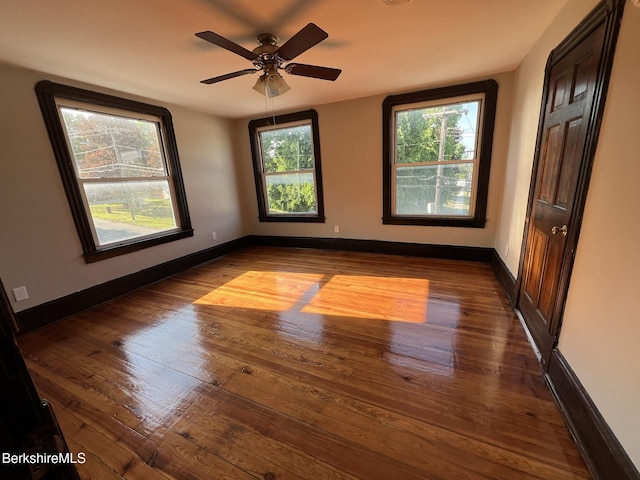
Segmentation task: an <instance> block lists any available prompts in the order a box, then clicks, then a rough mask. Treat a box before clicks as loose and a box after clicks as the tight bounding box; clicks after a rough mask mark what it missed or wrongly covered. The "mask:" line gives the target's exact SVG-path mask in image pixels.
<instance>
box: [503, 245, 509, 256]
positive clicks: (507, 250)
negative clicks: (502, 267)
mask: <svg viewBox="0 0 640 480" xmlns="http://www.w3.org/2000/svg"><path fill="white" fill-rule="evenodd" d="M504 256H505V257H508V256H509V244H508V243H507V245H506V246H505V247H504Z"/></svg>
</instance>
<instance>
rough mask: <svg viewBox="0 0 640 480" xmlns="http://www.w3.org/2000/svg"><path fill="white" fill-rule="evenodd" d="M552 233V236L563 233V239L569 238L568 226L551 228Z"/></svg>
mask: <svg viewBox="0 0 640 480" xmlns="http://www.w3.org/2000/svg"><path fill="white" fill-rule="evenodd" d="M551 233H552V234H554V235H555V234H556V233H562V236H563V237H566V236H567V226H566V225H563V226H562V227H552V228H551Z"/></svg>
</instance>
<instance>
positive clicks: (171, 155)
mask: <svg viewBox="0 0 640 480" xmlns="http://www.w3.org/2000/svg"><path fill="white" fill-rule="evenodd" d="M36 94H37V96H38V102H39V104H40V109H41V110H42V116H43V118H44V122H45V125H46V127H47V132H48V134H49V139H50V140H51V146H52V147H53V152H54V155H55V157H56V162H57V164H58V169H59V171H60V176H61V177H62V183H63V184H64V189H65V192H66V194H67V200H68V201H69V206H70V208H71V213H72V215H73V220H74V222H75V225H76V229H77V231H78V235H79V237H80V243H81V244H82V250H83V253H84V258H85V261H86V262H87V263H91V262H96V261H99V260H104V259H106V258H112V257H115V256H117V255H122V254H125V253H130V252H134V251H137V250H142V249H144V248H148V247H151V246H153V245H159V244H162V243H167V242H172V241H174V240H178V239H181V238H185V237H190V236H193V229H192V227H191V220H190V217H189V210H188V207H187V197H186V193H185V189H184V184H183V180H182V172H181V170H180V161H179V159H178V147H177V144H176V139H175V133H174V131H173V122H172V119H171V113H170V112H169V110H167V109H166V108H164V107H158V106H155V105H149V104H146V103H142V102H137V101H134V100H129V99H125V98H120V97H115V96H112V95H107V94H103V93H98V92H93V91H90V90H85V89H82V88H77V87H71V86H68V85H62V84H59V83H54V82H51V81H48V80H43V81H40V82H38V84H37V85H36ZM56 98H64V99H67V100H75V101H79V102H84V103H90V104H94V105H99V106H103V107H110V108H117V109H120V110H127V111H131V112H135V113H142V114H146V115H153V116H156V117H159V118H160V119H161V121H162V126H163V135H164V137H165V138H164V140H165V143H166V152H165V153H166V161H167V164H168V166H169V170H170V176H171V178H172V181H173V191H174V195H175V202H176V208H177V213H178V217H179V219H180V229H179V230H177V231H176V230H174V231H171V232H167V233H161V234H158V235H156V236H150V237H145V238H143V239H141V240H135V239H134V240H133V241H131V242H130V243H124V244H117V245H113V246H104V247H98V246H97V245H96V243H95V241H94V239H93V235H92V233H91V227H90V224H89V221H90V220H89V215H88V213H87V212H86V210H85V207H84V203H83V201H82V194H81V192H80V187H79V185H78V181H77V179H76V175H75V172H74V170H73V159H72V158H71V156H70V153H69V150H68V148H67V143H66V140H65V134H64V129H63V126H62V124H61V122H60V117H59V115H58V108H57V105H56V100H55V99H56Z"/></svg>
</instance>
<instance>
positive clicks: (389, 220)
mask: <svg viewBox="0 0 640 480" xmlns="http://www.w3.org/2000/svg"><path fill="white" fill-rule="evenodd" d="M382 223H383V224H384V225H420V226H431V227H462V228H484V226H485V224H486V223H487V221H486V220H485V219H478V218H450V217H448V218H435V217H434V218H429V217H383V218H382Z"/></svg>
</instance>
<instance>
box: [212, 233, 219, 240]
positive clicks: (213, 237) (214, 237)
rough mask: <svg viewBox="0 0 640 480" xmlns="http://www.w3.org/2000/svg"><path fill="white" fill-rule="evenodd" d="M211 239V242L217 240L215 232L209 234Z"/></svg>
mask: <svg viewBox="0 0 640 480" xmlns="http://www.w3.org/2000/svg"><path fill="white" fill-rule="evenodd" d="M211 238H212V239H213V240H217V239H218V234H217V233H216V232H211Z"/></svg>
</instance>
